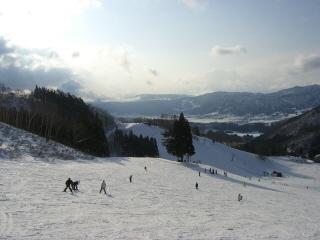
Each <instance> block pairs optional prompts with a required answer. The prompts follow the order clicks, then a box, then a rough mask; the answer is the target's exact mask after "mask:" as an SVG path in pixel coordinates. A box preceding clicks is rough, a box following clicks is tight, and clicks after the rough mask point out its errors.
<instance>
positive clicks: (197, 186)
mask: <svg viewBox="0 0 320 240" xmlns="http://www.w3.org/2000/svg"><path fill="white" fill-rule="evenodd" d="M198 188H199V184H198V182H196V189H197V190H198Z"/></svg>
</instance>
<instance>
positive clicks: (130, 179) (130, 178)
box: [129, 175, 132, 183]
mask: <svg viewBox="0 0 320 240" xmlns="http://www.w3.org/2000/svg"><path fill="white" fill-rule="evenodd" d="M129 181H130V183H132V175H130V177H129Z"/></svg>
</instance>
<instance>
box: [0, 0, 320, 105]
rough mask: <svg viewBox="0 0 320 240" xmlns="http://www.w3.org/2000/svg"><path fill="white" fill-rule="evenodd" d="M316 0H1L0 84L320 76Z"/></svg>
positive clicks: (83, 90)
mask: <svg viewBox="0 0 320 240" xmlns="http://www.w3.org/2000/svg"><path fill="white" fill-rule="evenodd" d="M319 10H320V1H318V0H310V1H299V0H272V1H254V0H241V1H235V0H234V1H222V0H212V1H210V0H171V1H170V0H139V1H137V0H105V1H103V0H69V1H63V0H57V1H49V0H27V1H22V2H21V1H18V0H11V1H4V0H0V32H1V34H0V82H2V83H4V84H5V85H7V86H9V87H11V88H19V89H33V88H34V86H35V85H36V84H38V85H40V86H47V87H51V88H59V89H61V90H64V91H69V92H72V93H73V94H76V95H79V96H82V97H84V98H87V99H91V98H111V99H123V98H128V97H130V96H136V95H140V94H187V95H200V94H204V93H208V92H216V91H225V92H261V93H268V92H274V91H277V90H281V89H285V88H290V87H294V86H306V85H311V84H320V79H319V74H320V46H319V42H320V31H319V30H318V29H320V15H319V14H318V13H319Z"/></svg>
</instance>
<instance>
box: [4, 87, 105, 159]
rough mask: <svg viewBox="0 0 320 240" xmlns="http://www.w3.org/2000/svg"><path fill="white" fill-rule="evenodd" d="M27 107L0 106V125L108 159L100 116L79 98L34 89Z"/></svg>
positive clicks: (52, 91)
mask: <svg viewBox="0 0 320 240" xmlns="http://www.w3.org/2000/svg"><path fill="white" fill-rule="evenodd" d="M27 103H28V104H27V105H26V107H25V108H22V107H21V108H15V107H7V106H0V121H2V122H5V123H7V124H10V125H13V126H15V127H18V128H22V129H24V130H27V131H30V132H32V133H34V134H37V135H39V136H42V137H45V138H47V139H52V140H55V141H57V142H60V143H62V144H64V145H67V146H70V147H73V148H76V149H78V150H80V151H83V152H86V153H89V154H92V155H95V156H108V155H109V149H108V142H107V139H106V136H105V133H104V128H103V124H102V121H101V119H100V116H99V114H98V113H97V112H95V111H93V110H92V109H91V108H90V107H89V106H88V105H87V104H85V103H84V102H83V100H82V99H81V98H78V97H75V96H73V95H71V94H69V93H64V92H62V91H59V90H50V89H47V88H39V87H36V88H35V90H34V91H33V92H32V93H31V94H30V96H29V98H28V100H27Z"/></svg>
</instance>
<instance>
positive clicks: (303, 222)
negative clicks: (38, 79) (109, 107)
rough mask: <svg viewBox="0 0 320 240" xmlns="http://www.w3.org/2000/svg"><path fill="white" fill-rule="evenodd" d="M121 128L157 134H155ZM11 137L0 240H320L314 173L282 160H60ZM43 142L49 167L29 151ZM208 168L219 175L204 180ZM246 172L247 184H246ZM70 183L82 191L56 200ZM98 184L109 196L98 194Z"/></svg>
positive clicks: (202, 145)
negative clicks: (275, 173) (268, 173)
mask: <svg viewBox="0 0 320 240" xmlns="http://www.w3.org/2000/svg"><path fill="white" fill-rule="evenodd" d="M6 127H7V126H6ZM124 127H127V128H131V129H133V130H134V131H138V130H139V129H140V130H141V132H143V133H144V134H150V136H151V135H152V133H154V134H156V132H158V134H159V129H157V128H154V127H148V126H143V125H141V126H140V125H136V124H131V125H126V126H124ZM8 128H10V127H8ZM6 131H8V130H6ZM10 133H11V135H15V136H16V137H17V138H18V139H24V140H25V142H24V143H23V144H21V146H23V147H21V148H17V149H18V150H16V149H15V148H13V147H12V144H13V142H14V140H13V139H12V138H11V137H9V136H8V135H7V134H4V133H3V128H0V140H1V145H0V146H1V148H0V153H2V154H0V239H19V240H20V239H22V240H27V239H28V240H34V239H39V240H40V239H41V240H42V239H132V240H136V239H208V240H209V239H220V240H248V239H252V240H258V239H284V240H286V239H292V240H293V239H299V240H300V239H310V240H318V239H320V214H319V209H320V201H319V197H320V184H319V180H320V175H319V171H320V166H319V165H317V164H313V163H310V162H306V161H292V160H289V159H288V158H272V159H269V160H267V161H265V162H262V161H261V160H259V159H258V160H257V159H256V158H255V156H254V155H251V154H248V153H243V152H240V151H237V150H233V149H229V148H227V147H226V146H223V145H221V144H217V143H214V144H213V145H210V144H211V143H210V144H209V142H207V141H205V139H199V141H195V145H196V150H199V149H202V150H203V151H204V152H203V153H201V154H202V155H201V154H198V155H197V156H195V158H194V159H199V160H201V161H202V164H200V165H196V164H180V163H177V162H175V161H171V160H165V159H163V158H159V159H156V158H105V159H101V158H100V159H99V158H96V159H91V160H85V159H84V158H81V159H78V158H76V159H74V160H69V161H66V160H59V159H56V158H55V157H53V156H54V155H53V153H52V149H51V148H52V145H50V144H52V143H46V142H45V141H42V140H41V139H40V140H39V139H38V138H37V137H36V136H34V135H30V134H28V133H25V132H24V131H21V130H16V129H14V128H10ZM153 136H155V135H153ZM28 141H29V144H27V142H28ZM40 142H41V144H42V149H43V150H42V154H43V156H45V154H46V153H48V154H49V153H51V155H50V156H51V157H49V158H48V159H50V161H47V159H46V157H43V158H39V157H38V156H37V155H33V151H32V150H30V149H33V148H32V146H33V145H32V144H39V143H40ZM46 144H47V145H46ZM16 147H18V146H16ZM211 148H212V149H213V150H210V149H211ZM57 149H58V150H59V152H64V151H67V150H68V148H65V147H64V146H62V145H61V146H60V145H59V147H58V148H57ZM15 151H18V152H19V153H21V154H18V155H15V154H13V153H14V152H15ZM160 151H161V154H165V153H164V152H162V151H163V149H162V150H160ZM224 151H226V152H227V153H225V154H223V152H224ZM230 153H233V154H234V155H235V156H234V160H233V161H231V160H230ZM76 154H77V153H75V156H77V155H76ZM207 154H208V155H209V156H208V157H207V158H205V156H206V155H207ZM80 155H81V154H79V156H80ZM162 156H163V155H162ZM167 157H168V158H169V159H170V158H171V156H167ZM201 157H203V159H202V158H201ZM253 161H257V163H256V162H254V163H253ZM249 163H253V167H252V169H251V168H250V165H249ZM260 165H261V166H260ZM144 166H147V168H148V170H147V171H145V170H144ZM212 166H214V167H215V168H216V167H218V168H219V169H218V171H219V173H220V174H219V175H210V174H208V173H204V168H209V167H212ZM275 167H276V169H277V170H282V171H283V173H284V175H285V177H284V178H272V177H260V171H261V170H263V169H264V170H265V168H268V169H273V168H275ZM280 168H281V169H280ZM222 170H228V171H229V174H228V177H224V176H222V174H221V172H222ZM199 171H200V172H201V176H200V177H199V176H198V172H199ZM250 173H251V174H252V175H251V176H252V178H251V180H250V179H249V178H246V177H244V176H249V174H250ZM131 174H132V175H133V183H132V184H130V183H129V180H128V177H129V176H130V175H131ZM68 177H71V178H72V179H73V180H78V179H80V180H81V182H80V185H79V189H80V191H79V192H77V193H75V194H70V193H64V192H62V190H63V188H64V182H65V180H66V179H67V178H68ZM102 179H105V180H106V182H107V185H108V193H109V194H108V196H105V195H103V194H99V192H98V191H99V188H100V184H101V181H102ZM195 182H198V183H199V190H196V189H195V187H194V185H195ZM244 182H245V183H246V184H244ZM238 193H241V194H242V195H243V196H244V199H243V201H241V202H238V201H237V195H238Z"/></svg>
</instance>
